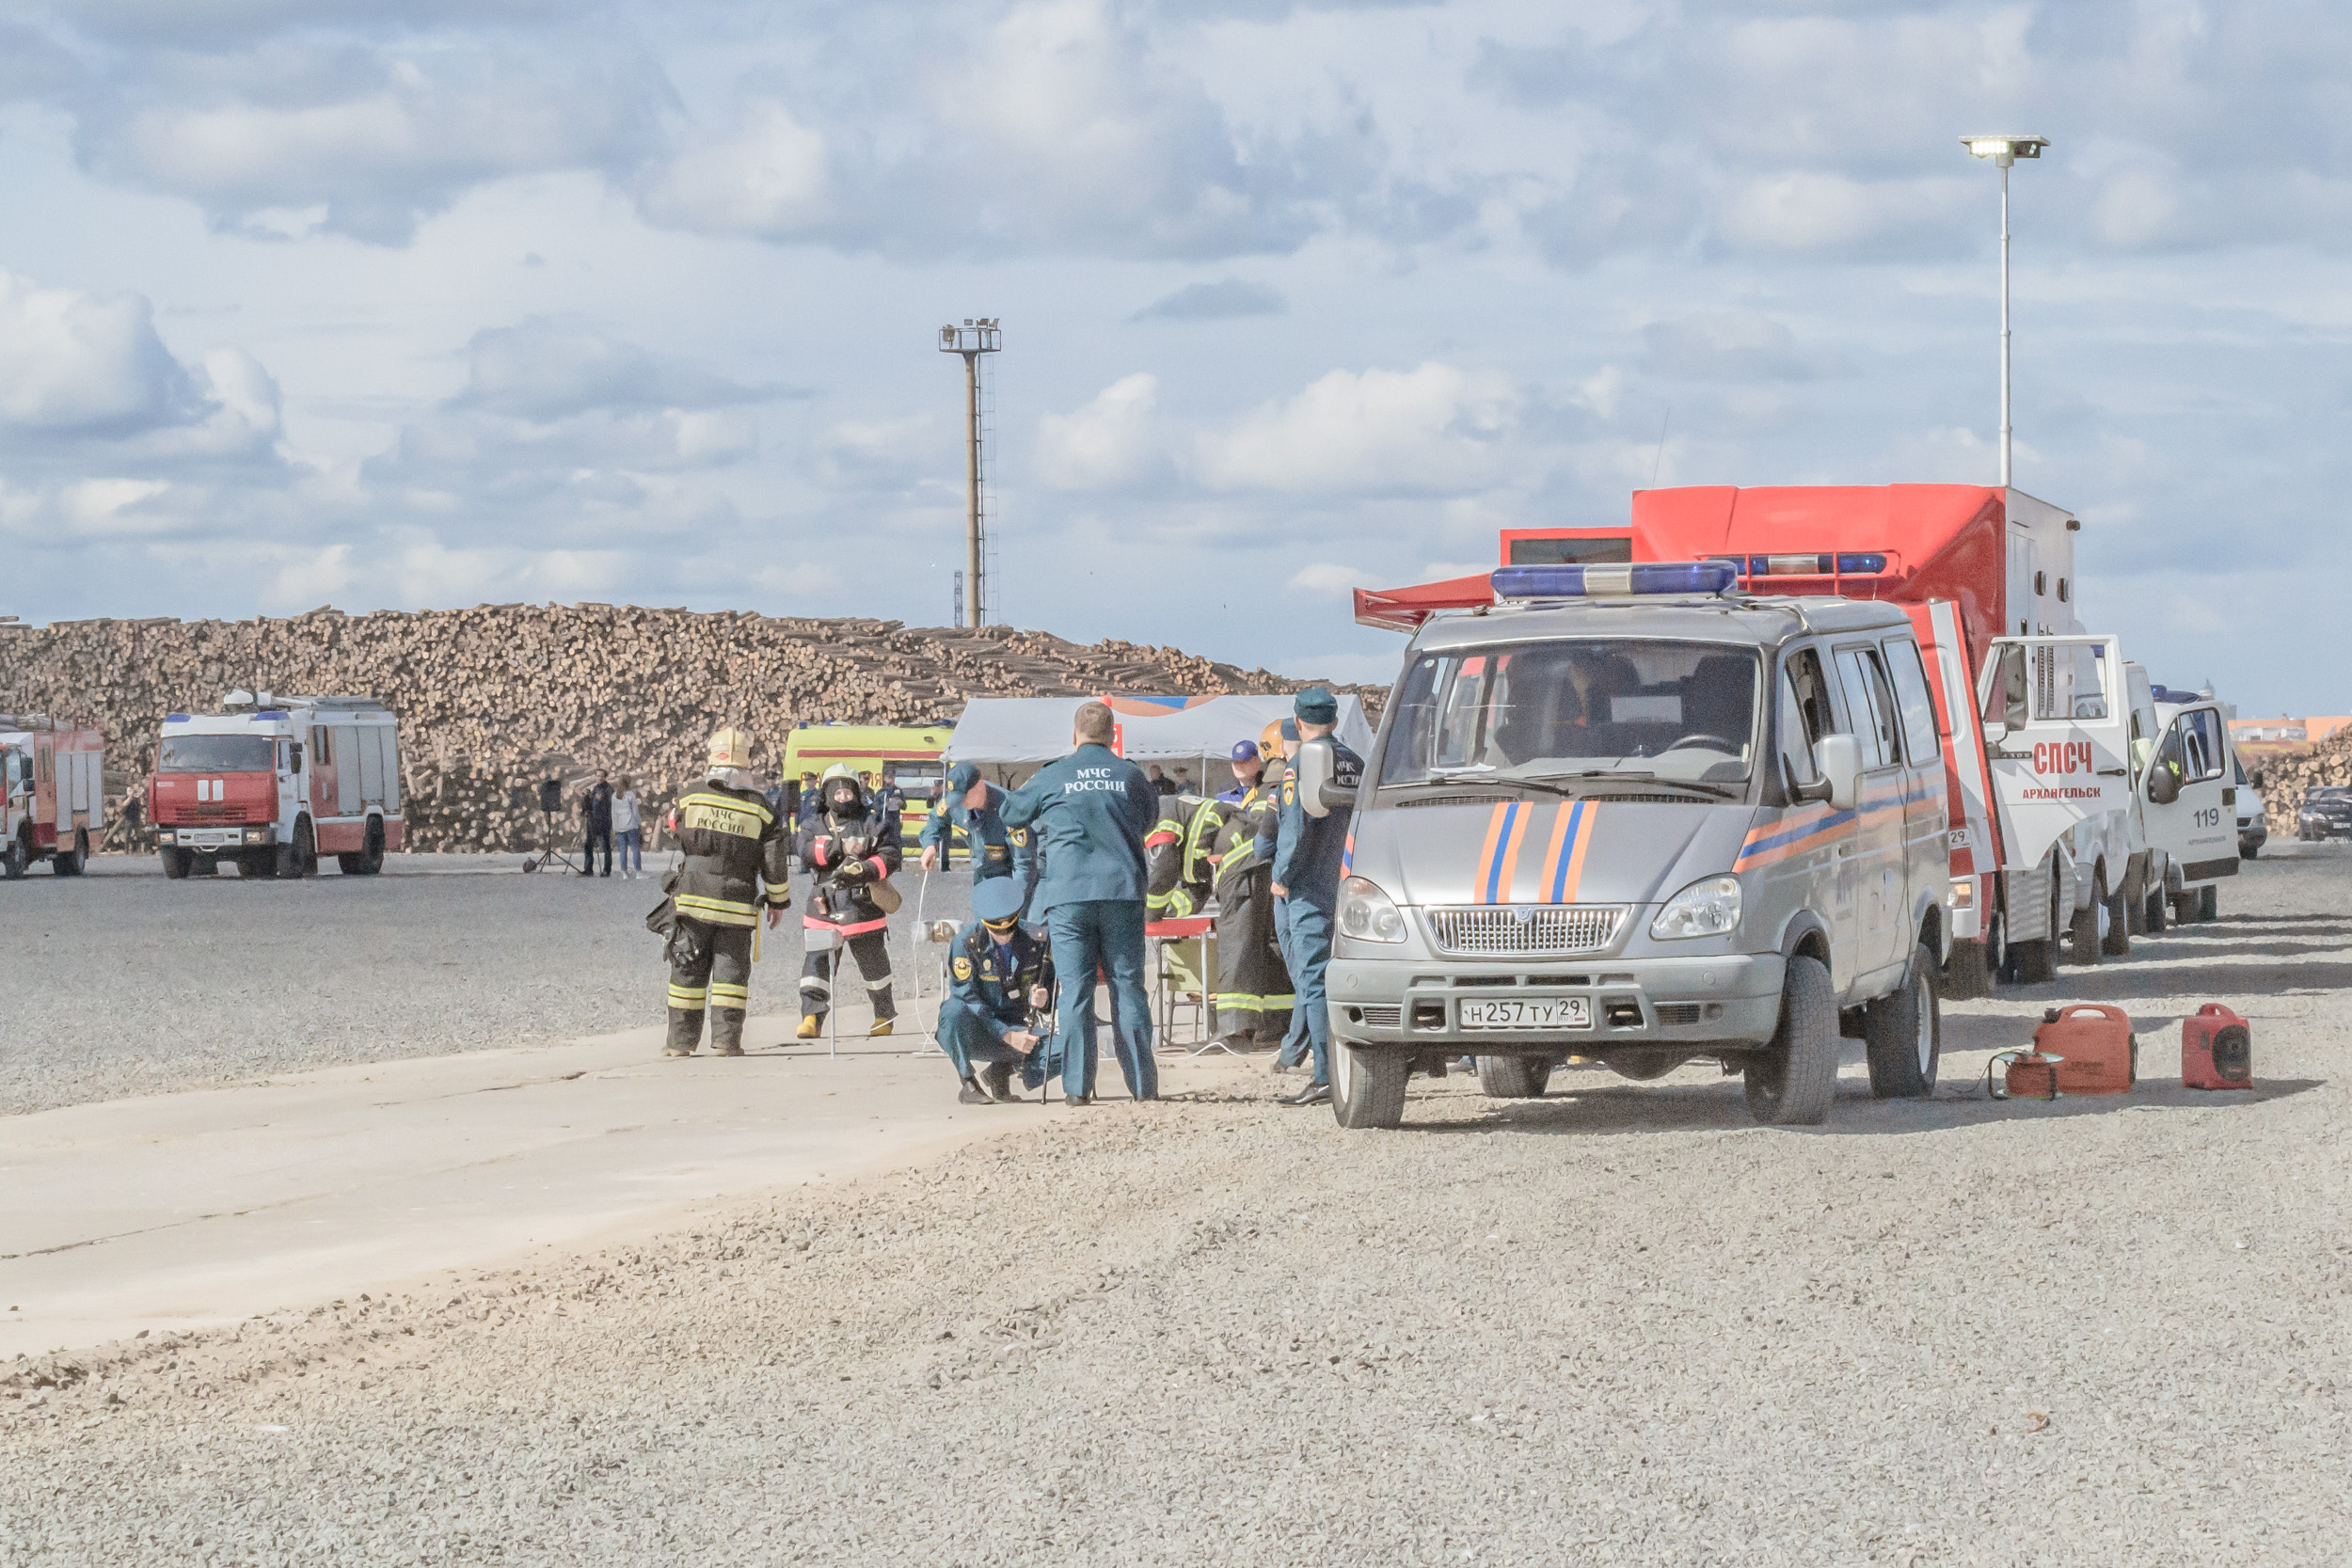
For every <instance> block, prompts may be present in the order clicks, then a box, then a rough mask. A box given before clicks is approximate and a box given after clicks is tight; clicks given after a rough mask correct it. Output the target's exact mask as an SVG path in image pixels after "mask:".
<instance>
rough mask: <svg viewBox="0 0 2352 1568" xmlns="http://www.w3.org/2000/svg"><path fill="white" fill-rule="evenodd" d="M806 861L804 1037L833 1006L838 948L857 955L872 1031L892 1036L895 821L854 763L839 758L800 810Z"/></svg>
mask: <svg viewBox="0 0 2352 1568" xmlns="http://www.w3.org/2000/svg"><path fill="white" fill-rule="evenodd" d="M799 854H800V860H801V863H802V864H803V865H804V866H806V867H808V872H809V877H810V889H809V898H808V909H807V911H805V912H804V913H803V915H802V917H801V926H802V935H803V940H804V944H805V950H806V955H807V956H806V958H804V959H803V962H802V965H801V1027H800V1037H801V1038H802V1039H804V1040H811V1039H815V1038H816V1037H817V1036H818V1033H819V1032H820V1031H821V1030H822V1029H823V1028H824V1023H825V1014H826V1013H828V1012H830V1011H831V1010H832V1009H833V1004H834V996H833V976H834V974H836V973H838V970H839V965H840V958H841V950H842V949H843V948H844V947H846V948H848V949H849V950H850V956H851V957H852V958H856V959H857V972H858V974H859V976H860V977H861V978H862V979H864V980H865V982H866V998H867V999H868V1000H869V1001H871V1002H872V1003H873V1005H874V1024H873V1027H872V1028H871V1029H869V1030H867V1031H866V1033H868V1034H872V1035H887V1034H889V1033H890V1031H891V1029H892V1027H893V1023H892V1021H893V1020H894V1019H896V1018H897V1017H898V1006H897V1004H896V1003H895V1002H894V1001H893V1000H892V997H891V990H890V942H889V933H888V927H889V924H890V913H891V911H893V910H896V909H897V908H898V889H897V888H895V887H892V886H891V885H890V878H891V874H892V873H893V872H895V871H897V870H898V865H899V858H898V855H899V851H898V818H897V817H896V816H892V815H890V814H889V813H888V812H886V811H884V810H883V809H882V804H881V802H879V801H877V800H868V799H867V797H866V786H865V785H864V784H860V783H859V782H858V776H857V774H856V772H855V771H854V770H852V769H851V768H850V765H849V764H847V763H840V762H837V763H835V764H834V765H833V766H832V767H831V768H827V769H826V770H825V776H824V778H823V779H821V780H819V781H818V785H817V804H816V806H815V808H814V809H813V810H812V809H810V808H808V807H807V806H805V805H804V806H803V808H802V814H801V841H800V847H799Z"/></svg>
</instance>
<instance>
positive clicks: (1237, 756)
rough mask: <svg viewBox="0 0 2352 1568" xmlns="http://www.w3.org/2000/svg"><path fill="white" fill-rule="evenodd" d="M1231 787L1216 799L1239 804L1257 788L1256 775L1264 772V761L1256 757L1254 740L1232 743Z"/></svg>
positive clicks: (1256, 749) (1256, 747) (1256, 748)
mask: <svg viewBox="0 0 2352 1568" xmlns="http://www.w3.org/2000/svg"><path fill="white" fill-rule="evenodd" d="M1232 764H1233V787H1232V788H1231V789H1228V790H1225V791H1222V792H1221V793H1220V794H1218V796H1217V799H1218V800H1224V801H1228V802H1230V803H1232V804H1233V805H1239V804H1241V802H1242V800H1243V799H1244V798H1245V797H1247V796H1248V793H1249V792H1250V791H1251V790H1253V789H1255V788H1257V787H1258V775H1259V774H1260V773H1262V772H1263V771H1265V762H1264V759H1263V758H1261V757H1260V756H1259V755H1258V743H1257V742H1256V741H1254V740H1236V741H1234V742H1233V754H1232Z"/></svg>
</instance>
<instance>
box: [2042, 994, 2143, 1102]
mask: <svg viewBox="0 0 2352 1568" xmlns="http://www.w3.org/2000/svg"><path fill="white" fill-rule="evenodd" d="M2033 1048H2034V1050H2035V1051H2036V1052H2038V1053H2043V1054H2046V1055H2051V1056H2056V1057H2058V1093H2060V1094H2128V1093H2130V1092H2131V1087H2132V1085H2134V1084H2136V1083H2137V1082H2138V1081H2139V1041H2138V1039H2137V1037H2134V1035H2133V1034H2132V1020H2131V1015H2130V1014H2129V1013H2126V1012H2125V1011H2124V1010H2123V1009H2122V1008H2121V1007H2111V1006H2107V1005H2106V1003H2104V1002H2075V1003H2072V1004H2069V1005H2068V1006H2063V1007H2050V1008H2045V1009H2044V1010H2043V1012H2042V1027H2041V1028H2039V1029H2036V1030H2035V1031H2034V1032H2033Z"/></svg>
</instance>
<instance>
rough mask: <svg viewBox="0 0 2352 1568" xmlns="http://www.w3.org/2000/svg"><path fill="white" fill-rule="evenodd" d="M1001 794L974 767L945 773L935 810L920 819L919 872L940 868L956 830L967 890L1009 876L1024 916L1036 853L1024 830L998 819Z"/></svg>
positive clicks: (1033, 880) (967, 765) (966, 765)
mask: <svg viewBox="0 0 2352 1568" xmlns="http://www.w3.org/2000/svg"><path fill="white" fill-rule="evenodd" d="M1005 798H1006V797H1005V792H1004V791H1003V790H1001V789H999V788H997V787H996V786H995V785H994V784H990V783H989V782H988V781H987V780H985V779H983V778H981V777H980V769H979V767H978V765H977V764H976V763H969V762H960V763H957V764H956V765H955V767H954V768H951V769H949V771H948V774H947V787H946V790H945V791H944V792H943V793H942V794H941V796H940V801H939V805H938V808H937V809H936V810H934V811H933V812H932V813H931V814H930V816H927V817H925V818H924V819H923V834H922V837H921V839H920V840H919V842H920V843H921V844H922V846H923V869H924V870H926V871H936V870H938V869H939V868H940V866H941V865H942V864H943V863H946V859H947V850H948V847H949V844H950V836H951V835H950V833H949V830H950V829H952V828H961V829H962V830H963V836H964V842H965V844H966V845H967V847H969V848H970V850H971V854H972V889H973V891H974V892H975V893H977V892H978V891H979V887H980V884H981V883H982V882H986V881H992V880H993V879H996V878H998V877H1009V878H1011V879H1013V882H1014V884H1015V885H1016V886H1018V887H1019V888H1020V889H1021V903H1020V905H1019V911H1018V912H1020V913H1022V914H1024V915H1025V914H1026V913H1027V911H1028V906H1029V895H1031V894H1033V893H1035V892H1036V891H1037V851H1036V849H1035V847H1033V845H1032V844H1031V842H1030V838H1029V830H1028V829H1026V828H1008V827H1006V826H1005V819H1004V816H1002V815H1001V813H1002V808H1003V806H1004V802H1005Z"/></svg>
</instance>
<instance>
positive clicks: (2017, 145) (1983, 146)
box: [1960, 136, 2050, 490]
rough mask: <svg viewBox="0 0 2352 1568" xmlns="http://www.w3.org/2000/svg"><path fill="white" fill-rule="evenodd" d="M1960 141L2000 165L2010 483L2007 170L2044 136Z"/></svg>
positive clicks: (2035, 154)
mask: <svg viewBox="0 0 2352 1568" xmlns="http://www.w3.org/2000/svg"><path fill="white" fill-rule="evenodd" d="M1960 140H1961V145H1962V146H1963V147H1965V148H1967V149H1968V150H1969V152H1970V153H1971V154H1973V155H1974V156H1976V157H1979V158H1990V159H1992V160H1993V161H1994V163H1995V164H1997V165H1999V166H2000V169H2001V488H2002V489H2004V490H2006V489H2008V488H2009V485H2010V464H2009V431H2010V424H2009V171H2010V165H2012V164H2014V163H2016V162H2017V160H2018V159H2020V158H2039V157H2041V156H2042V149H2043V148H2045V147H2047V146H2049V145H2050V140H2049V138H2048V137H2047V136H1963V137H1961V138H1960Z"/></svg>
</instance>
